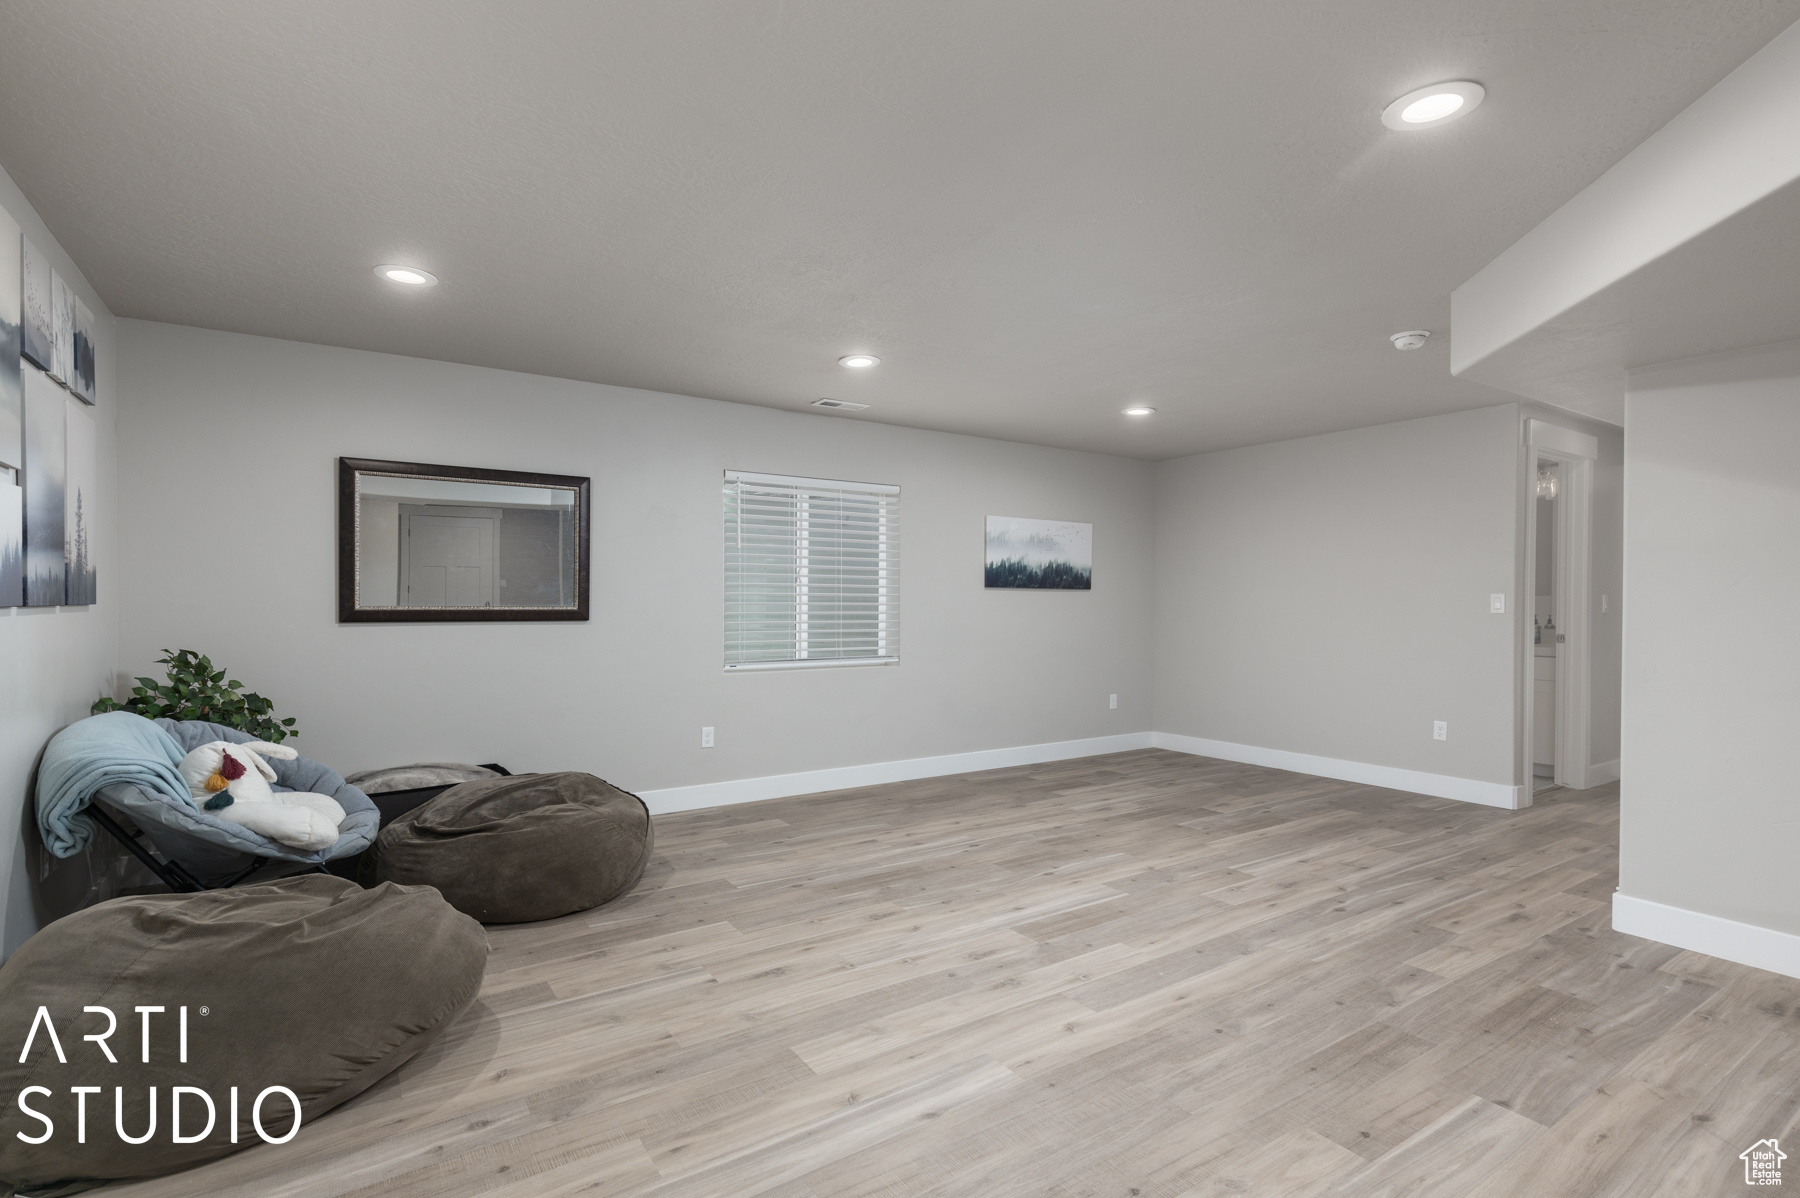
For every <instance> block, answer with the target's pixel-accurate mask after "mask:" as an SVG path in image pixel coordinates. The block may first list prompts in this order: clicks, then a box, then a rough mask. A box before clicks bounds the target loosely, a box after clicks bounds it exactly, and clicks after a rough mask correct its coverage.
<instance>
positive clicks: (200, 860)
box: [94, 720, 381, 885]
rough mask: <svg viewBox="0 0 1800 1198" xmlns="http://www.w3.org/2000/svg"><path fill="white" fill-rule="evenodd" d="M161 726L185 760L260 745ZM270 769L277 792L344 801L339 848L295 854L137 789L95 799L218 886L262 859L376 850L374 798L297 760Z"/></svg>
mask: <svg viewBox="0 0 1800 1198" xmlns="http://www.w3.org/2000/svg"><path fill="white" fill-rule="evenodd" d="M155 723H156V724H157V725H158V726H159V727H161V728H162V729H163V730H164V731H166V732H167V733H168V734H169V735H170V736H173V737H174V738H175V740H176V741H177V742H178V743H179V744H180V745H181V749H182V752H184V753H186V752H192V751H193V750H194V749H197V748H199V747H200V746H201V745H203V744H206V743H207V742H209V741H215V740H225V741H230V742H231V743H232V744H243V743H245V742H246V741H252V740H255V739H256V737H254V736H251V735H250V734H249V733H247V732H239V731H238V730H237V729H236V728H227V727H225V726H224V725H223V724H209V723H206V722H205V721H203V720H157V721H155ZM269 765H270V766H271V767H273V768H274V770H275V783H274V789H275V790H277V791H283V790H287V791H311V792H313V793H315V794H322V795H330V796H331V797H332V798H334V799H336V800H337V802H338V806H340V807H342V808H343V809H344V822H343V823H342V824H340V825H339V826H338V839H337V843H336V844H334V845H332V846H331V847H330V848H325V849H318V850H314V851H308V850H305V849H296V848H292V847H290V846H288V845H285V844H282V843H280V842H279V841H274V840H270V839H268V838H267V837H264V836H258V835H257V834H256V833H254V832H252V831H250V830H249V829H248V828H245V827H243V826H242V825H240V824H234V823H232V822H230V821H229V820H222V819H220V818H218V817H217V816H215V815H212V814H210V813H208V812H206V811H202V810H200V809H199V808H197V807H195V806H194V805H192V804H191V803H183V802H176V801H173V800H171V799H169V798H167V797H165V796H163V795H160V794H155V793H151V792H148V791H145V790H143V789H140V788H139V787H137V786H135V785H133V784H131V783H115V784H113V785H111V786H103V787H101V788H100V789H99V790H98V791H96V792H95V795H94V797H95V798H97V799H99V800H100V801H101V802H103V803H105V804H106V805H107V806H108V807H110V808H113V809H114V810H116V811H120V812H123V813H124V814H125V815H127V816H129V817H131V821H132V822H133V823H134V824H136V825H137V826H138V827H139V828H141V829H143V832H144V836H145V838H146V839H148V840H149V841H150V843H151V844H152V845H153V846H154V847H155V848H156V851H157V852H158V853H160V854H161V855H162V856H163V857H165V858H167V859H169V860H172V861H179V862H180V863H181V864H182V865H184V866H186V867H187V869H188V870H189V871H191V872H192V873H194V874H195V875H196V876H197V877H199V878H200V880H201V881H203V882H206V883H208V884H210V885H216V884H218V883H219V882H220V881H222V880H224V879H227V878H230V877H233V876H235V875H237V874H239V873H242V872H243V871H244V870H245V869H246V868H248V867H249V866H250V865H251V864H252V863H253V862H254V860H255V858H257V857H264V858H268V859H270V860H278V861H298V862H305V863H310V864H318V863H320V862H325V861H332V860H336V859H337V858H339V857H350V856H354V855H356V854H357V853H360V852H362V851H363V850H364V849H366V848H368V847H369V845H370V844H371V843H373V842H374V840H375V833H376V830H377V828H378V827H379V825H380V822H381V814H380V812H379V811H377V810H376V808H375V804H374V802H373V801H372V800H370V798H369V796H368V795H366V794H364V793H363V792H362V791H360V790H358V789H357V788H356V787H354V786H351V785H350V784H349V783H347V782H345V781H344V779H343V778H342V777H341V776H340V775H339V774H338V772H337V771H336V770H334V769H332V768H331V767H330V766H327V765H321V764H320V763H319V762H316V761H309V760H307V759H306V758H305V757H296V758H295V759H294V760H292V761H273V760H272V761H270V762H269Z"/></svg>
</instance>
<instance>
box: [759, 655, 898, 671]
mask: <svg viewBox="0 0 1800 1198" xmlns="http://www.w3.org/2000/svg"><path fill="white" fill-rule="evenodd" d="M899 664H900V659H899V658H898V657H821V658H819V659H817V660H807V661H740V662H735V663H733V664H731V665H728V666H726V667H725V672H726V673H727V674H741V673H745V672H747V671H750V670H821V669H830V668H832V667H836V666H892V665H899Z"/></svg>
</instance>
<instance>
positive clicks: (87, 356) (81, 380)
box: [63, 299, 95, 403]
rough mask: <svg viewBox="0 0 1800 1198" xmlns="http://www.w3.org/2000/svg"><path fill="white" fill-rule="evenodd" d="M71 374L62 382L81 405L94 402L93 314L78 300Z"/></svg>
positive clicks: (76, 303) (76, 302)
mask: <svg viewBox="0 0 1800 1198" xmlns="http://www.w3.org/2000/svg"><path fill="white" fill-rule="evenodd" d="M74 354H75V356H74V359H73V361H72V364H71V365H72V369H73V372H74V373H72V374H71V375H70V376H69V377H68V378H66V379H64V380H63V382H65V383H67V384H68V386H69V391H70V393H71V394H73V395H74V396H75V398H76V399H79V400H81V401H82V402H83V403H93V402H94V396H95V391H94V314H93V313H92V312H89V311H88V306H87V305H86V304H84V303H82V302H81V301H80V300H79V299H77V300H76V301H75V351H74Z"/></svg>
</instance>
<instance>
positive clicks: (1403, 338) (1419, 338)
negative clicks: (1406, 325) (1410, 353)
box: [1388, 329, 1431, 349]
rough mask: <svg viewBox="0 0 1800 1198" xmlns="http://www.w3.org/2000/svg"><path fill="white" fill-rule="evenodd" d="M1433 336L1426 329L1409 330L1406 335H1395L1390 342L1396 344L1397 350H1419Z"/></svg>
mask: <svg viewBox="0 0 1800 1198" xmlns="http://www.w3.org/2000/svg"><path fill="white" fill-rule="evenodd" d="M1429 336H1431V334H1430V333H1427V332H1426V331H1425V330H1424V329H1408V330H1407V331H1406V332H1404V333H1395V334H1394V335H1393V336H1392V337H1389V338H1388V340H1389V341H1392V342H1393V343H1394V348H1395V349H1418V348H1419V347H1420V346H1421V345H1424V344H1425V339H1426V338H1427V337H1429Z"/></svg>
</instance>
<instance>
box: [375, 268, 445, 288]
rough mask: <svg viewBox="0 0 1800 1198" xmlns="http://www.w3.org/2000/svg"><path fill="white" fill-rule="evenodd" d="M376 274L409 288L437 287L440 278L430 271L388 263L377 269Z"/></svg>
mask: <svg viewBox="0 0 1800 1198" xmlns="http://www.w3.org/2000/svg"><path fill="white" fill-rule="evenodd" d="M375 273H376V274H378V275H380V276H381V277H382V278H384V279H386V280H387V281H388V282H390V283H401V284H404V285H405V286H407V287H436V286H437V281H438V278H437V276H436V275H434V274H432V273H431V272H430V271H428V270H420V269H419V268H418V267H416V266H401V265H399V264H398V263H394V262H387V263H383V264H382V265H380V266H377V267H376V268H375Z"/></svg>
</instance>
